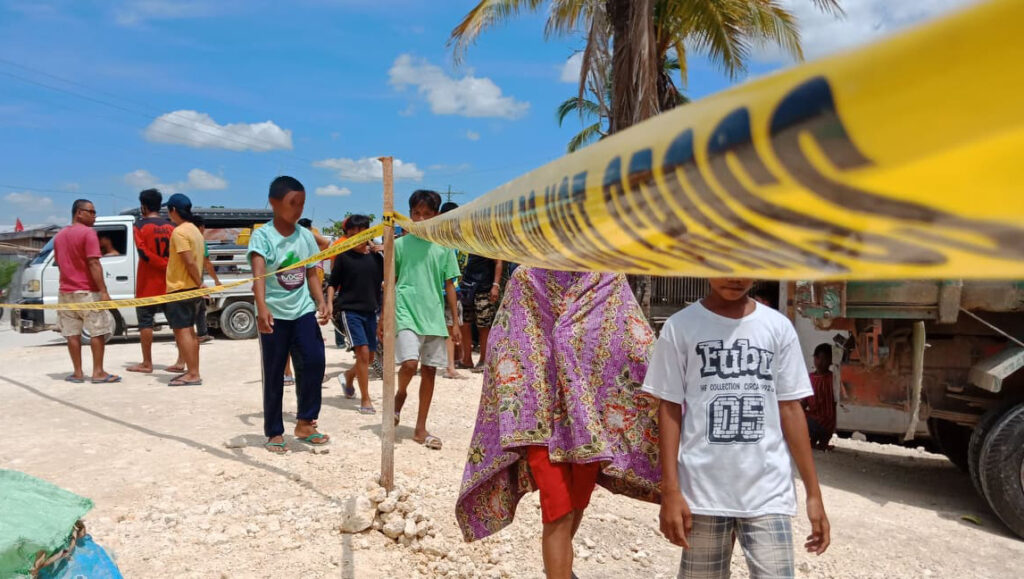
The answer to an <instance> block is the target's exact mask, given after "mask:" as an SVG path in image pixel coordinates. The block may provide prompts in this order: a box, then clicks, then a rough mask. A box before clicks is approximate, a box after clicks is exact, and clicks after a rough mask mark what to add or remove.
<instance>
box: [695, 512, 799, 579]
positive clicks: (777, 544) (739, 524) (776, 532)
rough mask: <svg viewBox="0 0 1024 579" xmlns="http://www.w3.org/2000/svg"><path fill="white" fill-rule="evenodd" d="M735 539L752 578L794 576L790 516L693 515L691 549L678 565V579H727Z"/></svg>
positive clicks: (785, 577) (772, 578) (786, 578)
mask: <svg viewBox="0 0 1024 579" xmlns="http://www.w3.org/2000/svg"><path fill="white" fill-rule="evenodd" d="M736 537H739V539H740V546H741V547H742V548H743V555H744V556H745V557H746V559H747V567H749V569H750V577H751V579H788V578H791V577H793V575H794V573H795V569H794V564H793V527H792V523H791V521H790V517H789V516H788V515H764V516H761V517H753V518H747V519H741V518H734V517H713V516H707V515H694V516H693V531H691V532H690V537H689V541H690V548H689V549H686V550H684V551H683V558H682V560H681V561H680V562H679V579H728V578H729V571H730V565H731V563H732V548H733V544H734V542H735V540H736Z"/></svg>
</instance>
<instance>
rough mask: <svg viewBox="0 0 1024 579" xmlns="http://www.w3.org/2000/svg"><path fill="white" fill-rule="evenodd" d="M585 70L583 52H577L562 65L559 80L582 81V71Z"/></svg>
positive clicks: (575, 82)
mask: <svg viewBox="0 0 1024 579" xmlns="http://www.w3.org/2000/svg"><path fill="white" fill-rule="evenodd" d="M581 70H583V53H582V52H577V53H574V54H573V55H572V56H570V57H569V60H566V61H565V64H563V65H562V75H561V76H560V77H559V80H560V81H562V82H569V83H572V84H579V83H580V71H581Z"/></svg>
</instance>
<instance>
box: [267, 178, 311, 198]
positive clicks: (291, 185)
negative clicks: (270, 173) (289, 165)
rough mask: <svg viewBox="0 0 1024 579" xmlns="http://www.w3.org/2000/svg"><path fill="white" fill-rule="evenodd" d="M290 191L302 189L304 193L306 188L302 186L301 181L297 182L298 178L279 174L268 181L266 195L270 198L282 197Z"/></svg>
mask: <svg viewBox="0 0 1024 579" xmlns="http://www.w3.org/2000/svg"><path fill="white" fill-rule="evenodd" d="M292 191H302V192H303V193H305V192H306V188H305V187H303V186H302V183H299V180H298V179H296V178H295V177H288V176H287V175H281V176H280V177H278V178H277V179H274V180H273V181H271V182H270V194H269V195H268V197H270V198H271V199H284V196H285V195H287V194H289V193H291V192H292Z"/></svg>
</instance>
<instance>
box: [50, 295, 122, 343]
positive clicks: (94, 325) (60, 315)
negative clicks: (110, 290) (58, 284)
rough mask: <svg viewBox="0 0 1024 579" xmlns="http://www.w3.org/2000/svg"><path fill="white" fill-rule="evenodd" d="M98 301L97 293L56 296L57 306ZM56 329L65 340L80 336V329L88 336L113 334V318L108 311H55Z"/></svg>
mask: <svg viewBox="0 0 1024 579" xmlns="http://www.w3.org/2000/svg"><path fill="white" fill-rule="evenodd" d="M98 301H100V294H99V293H97V292H68V293H61V294H60V295H58V296H57V303H58V304H88V303H92V302H98ZM57 328H58V329H59V330H60V335H62V336H64V337H65V338H68V337H71V336H81V335H82V329H83V328H84V329H85V331H86V332H89V335H90V336H105V335H107V334H113V333H114V316H113V315H112V314H111V313H110V311H109V310H57Z"/></svg>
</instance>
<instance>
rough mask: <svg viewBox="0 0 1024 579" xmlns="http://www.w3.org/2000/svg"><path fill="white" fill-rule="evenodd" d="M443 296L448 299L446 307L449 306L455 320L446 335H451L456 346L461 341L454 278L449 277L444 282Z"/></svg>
mask: <svg viewBox="0 0 1024 579" xmlns="http://www.w3.org/2000/svg"><path fill="white" fill-rule="evenodd" d="M444 297H445V299H446V300H447V301H448V307H449V308H451V312H452V321H453V322H456V323H455V324H454V325H453V326H452V330H451V332H449V333H448V335H449V336H450V337H451V339H452V343H453V344H455V345H456V346H458V345H459V344H461V343H462V330H461V329H460V323H459V322H461V320H459V319H457V318H458V317H459V300H458V298H457V297H455V281H454V280H451V279H449V280H447V281H445V282H444Z"/></svg>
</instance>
